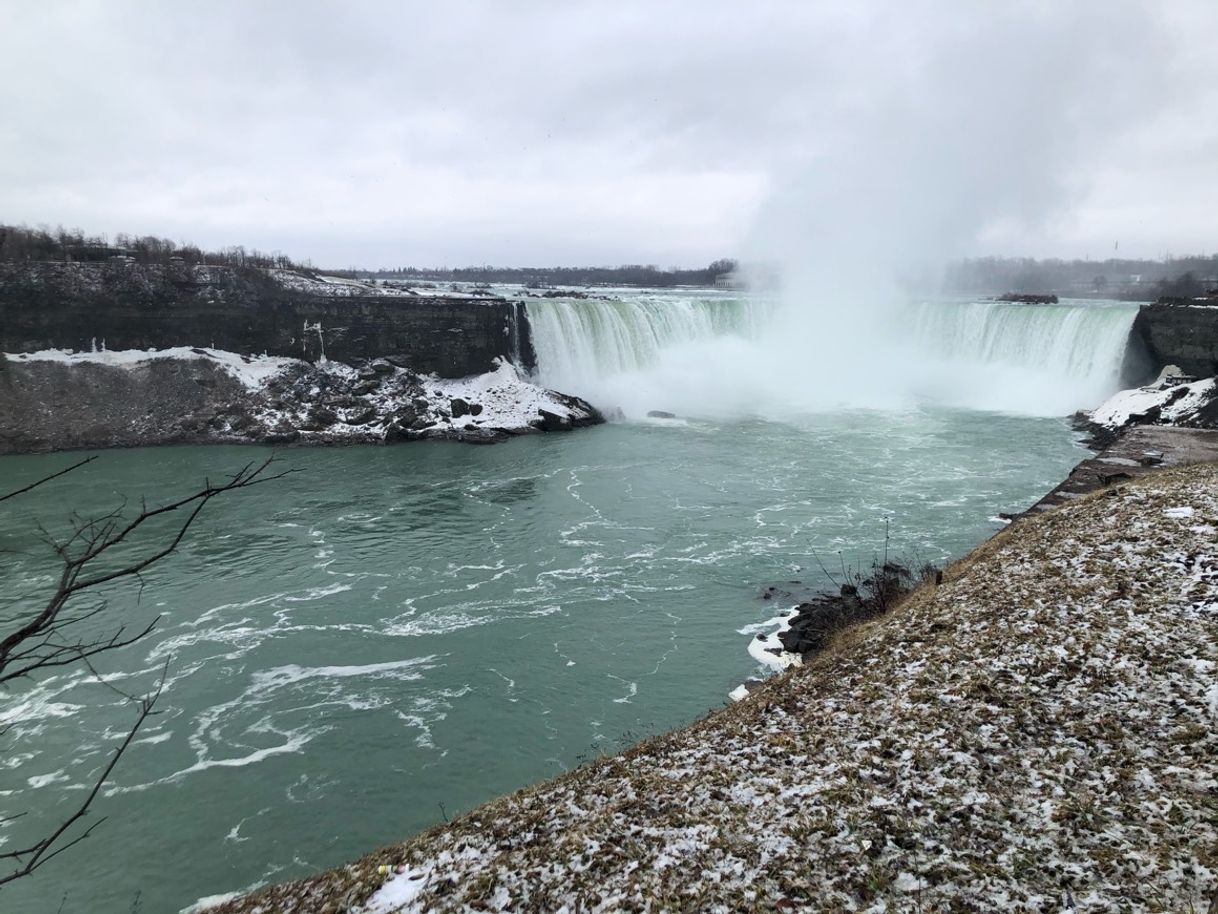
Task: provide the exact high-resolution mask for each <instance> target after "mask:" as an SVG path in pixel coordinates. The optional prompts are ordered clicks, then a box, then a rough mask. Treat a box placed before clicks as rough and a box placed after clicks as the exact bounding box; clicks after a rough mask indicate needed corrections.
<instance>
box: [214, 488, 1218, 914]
mask: <svg viewBox="0 0 1218 914" xmlns="http://www.w3.org/2000/svg"><path fill="white" fill-rule="evenodd" d="M1216 532H1218V469H1216V468H1215V467H1214V466H1212V465H1207V466H1192V467H1183V468H1175V469H1171V470H1167V471H1164V472H1162V473H1159V474H1154V475H1150V476H1146V477H1143V478H1141V479H1138V480H1133V481H1130V482H1126V483H1124V484H1122V485H1120V486H1118V487H1117V488H1114V489H1109V490H1107V491H1104V492H1100V493H1096V494H1094V495H1092V496H1089V497H1084V498H1080V499H1077V500H1074V501H1072V502H1069V503H1067V504H1065V505H1063V506H1062V507H1060V508H1058V509H1056V510H1054V511H1051V512H1046V513H1043V514H1040V515H1037V516H1032V517H1029V518H1027V519H1026V520H1024V521H1021V522H1020V523H1018V524H1015V525H1013V526H1012V527H1011V528H1009V529H1007V530H1005V531H1003V532H1002V533H1000V534H998V535H997V536H996V537H994V538H993V539H992V540H990V541H989V542H987V543H985V544H984V545H982V546H981V547H979V548H978V549H977V550H975V551H974V552H973V553H971V554H970V555H969V556H967V557H966V558H965V559H963V560H962V561H960V562H957V563H956V564H955V565H953V566H951V567H949V568H948V569H947V571H946V573H945V576H944V580H943V584H942V585H941V586H939V587H937V588H936V587H930V586H928V587H924V588H922V589H921V590H919V591H917V592H916V593H915V594H914V595H913V596H912V597H911V598H910V599H909V600H908V601H907V603H906V604H905V605H904V606H902V607H901V608H900V609H898V610H896V611H895V612H894V613H892V614H890V615H888V616H886V617H884V618H882V619H879V620H877V621H875V622H872V623H869V624H866V625H864V626H862V627H861V628H859V629H856V630H854V631H853V632H852V633H850V635H849V636H847V637H846V638H845V639H844V641H843V642H842V643H839V644H838V645H837V646H836V647H835V648H834V649H833V650H832V651H830V652H828V653H826V654H823V655H821V656H819V657H817V658H815V659H813V660H812V661H811V662H809V663H807V664H805V665H804V666H802V667H798V668H795V669H793V670H791V671H790V672H788V673H786V674H784V675H782V676H778V677H775V678H774V679H772V680H770V681H769V682H767V683H766V684H765V685H764V686H762V687H761V688H760V689H758V690H757V691H756V692H755V693H754V694H753V695H752V696H750V697H749V698H748V699H747V700H745V701H742V702H740V703H739V704H737V705H735V706H733V707H732V708H730V709H727V710H724V711H721V712H718V713H715V714H712V715H711V716H710V717H708V718H707V719H706V720H704V721H702V722H700V723H697V724H694V725H692V726H690V727H687V728H684V729H682V730H679V731H676V732H674V733H671V734H668V735H666V736H662V737H659V738H657V739H653V740H649V741H648V742H646V743H643V744H642V745H640V746H638V747H636V748H635V749H632V750H630V751H628V752H626V753H624V754H622V755H619V756H614V757H609V758H604V759H601V760H599V761H597V762H595V763H592V764H590V765H587V766H585V767H583V768H580V769H578V770H576V771H574V772H572V773H571V774H569V775H567V776H565V777H561V778H558V779H556V780H553V781H550V782H547V783H544V784H540V785H538V786H536V787H532V788H529V789H526V790H524V791H521V792H519V793H517V794H514V795H513V796H510V797H507V798H505V799H502V800H499V801H497V802H495V803H491V804H489V805H487V806H484V807H481V808H479V809H477V810H475V811H473V812H472V813H470V814H468V815H466V816H464V817H462V818H460V819H458V820H456V821H454V822H452V823H449V824H446V825H443V826H440V827H438V828H435V829H433V830H431V831H429V832H426V833H424V834H422V835H420V836H418V837H416V838H413V839H411V840H409V841H407V842H405V843H404V844H401V845H396V846H392V847H389V848H385V849H383V850H381V851H378V852H376V853H374V854H371V855H369V856H368V857H366V858H364V859H362V860H360V861H358V862H356V863H354V864H352V865H350V866H347V867H340V868H338V869H335V870H332V871H329V872H327V873H323V874H321V875H319V876H317V877H314V878H312V879H309V880H305V881H302V882H298V883H293V884H289V885H285V886H279V887H274V888H271V889H268V890H265V891H264V892H262V893H260V894H258V895H254V896H250V897H248V898H244V899H238V900H235V901H232V902H230V903H228V904H226V905H223V906H221V907H220V908H219V909H218V910H219V911H223V912H227V914H236V912H242V914H247V912H253V911H260V912H271V911H275V912H296V914H303V912H321V911H331V912H344V911H345V912H350V914H356V912H367V914H373V912H375V914H387V912H391V911H408V912H417V911H424V910H430V911H450V910H471V909H475V910H486V911H517V910H525V909H529V910H547V911H559V910H566V911H577V910H586V911H614V910H622V909H637V910H699V911H725V912H726V911H740V910H816V911H819V910H856V911H874V912H879V911H893V910H909V911H914V910H926V911H929V910H981V909H996V910H1009V911H1042V910H1046V909H1050V910H1072V911H1078V912H1093V911H1094V912H1099V911H1167V910H1206V908H1207V906H1208V904H1209V902H1210V898H1211V896H1212V893H1213V892H1214V891H1215V888H1216V886H1218V874H1216V873H1215V866H1216V861H1218V825H1216V823H1215V819H1214V814H1213V794H1214V791H1215V789H1216V787H1218V780H1216V776H1218V763H1216V762H1215V759H1216V758H1218V737H1216V736H1215V730H1214V724H1215V715H1218V704H1216V701H1218V698H1216V696H1218V646H1216V645H1215V642H1214V638H1213V632H1214V624H1215V621H1216V619H1218V548H1216V547H1215V541H1216V537H1215V534H1216Z"/></svg>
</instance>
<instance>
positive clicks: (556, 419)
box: [529, 409, 571, 432]
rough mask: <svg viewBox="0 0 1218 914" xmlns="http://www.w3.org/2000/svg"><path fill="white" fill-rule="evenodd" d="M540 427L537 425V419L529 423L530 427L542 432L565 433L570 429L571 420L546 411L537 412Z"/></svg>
mask: <svg viewBox="0 0 1218 914" xmlns="http://www.w3.org/2000/svg"><path fill="white" fill-rule="evenodd" d="M537 416H538V419H540V425H537V424H536V423H537V421H538V420H537V419H534V420H533V421H532V422H530V423H529V424H530V425H533V426H534V427H537V428H540V429H541V430H542V431H543V432H565V431H566V430H567V429H569V428H570V427H571V420H570V419H569V418H568V417H566V416H560V415H558V413H552V412H550V411H549V410H548V409H538V410H537Z"/></svg>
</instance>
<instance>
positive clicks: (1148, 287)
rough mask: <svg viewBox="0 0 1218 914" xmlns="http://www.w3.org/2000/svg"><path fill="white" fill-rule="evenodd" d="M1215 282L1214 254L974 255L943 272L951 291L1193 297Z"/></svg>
mask: <svg viewBox="0 0 1218 914" xmlns="http://www.w3.org/2000/svg"><path fill="white" fill-rule="evenodd" d="M1216 285H1218V255H1215V256H1187V257H1168V258H1166V259H1164V260H1138V259H1128V258H1110V259H1108V260H1103V261H1096V260H1058V259H1047V260H1036V259H1033V258H1031V257H978V258H973V259H969V260H961V261H958V262H956V263H954V264H951V265H950V266H949V267H948V268H947V271H946V273H945V276H944V288H945V290H946V291H949V292H966V293H999V292H1024V293H1057V294H1064V295H1067V296H1069V295H1078V294H1089V295H1095V296H1103V297H1111V298H1134V299H1139V300H1149V299H1153V298H1158V297H1160V296H1179V297H1193V296H1198V295H1203V294H1204V293H1205V292H1206V291H1208V290H1209V289H1211V288H1214V287H1215V286H1216Z"/></svg>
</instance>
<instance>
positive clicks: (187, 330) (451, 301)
mask: <svg viewBox="0 0 1218 914" xmlns="http://www.w3.org/2000/svg"><path fill="white" fill-rule="evenodd" d="M324 279H325V277H322V278H320V279H319V278H315V277H310V276H306V275H303V274H297V273H291V272H288V271H282V270H270V271H268V270H262V269H256V268H252V267H251V268H246V269H241V268H232V267H203V266H197V267H191V266H186V265H183V264H176V265H175V264H168V265H139V264H134V263H126V262H116V263H59V262H47V263H21V264H15V263H4V264H0V351H4V352H34V351H38V350H44V349H67V350H77V351H82V350H85V351H87V350H89V349H91V348H94V347H103V346H104V347H106V348H109V349H111V350H125V349H167V348H170V347H176V346H199V347H209V348H213V349H221V350H226V351H230V352H241V353H267V354H269V355H274V356H285V357H292V358H300V359H307V360H310V361H314V360H317V359H319V358H321V357H323V356H325V357H328V358H330V359H333V360H336V361H341V362H357V361H362V360H365V359H370V358H376V357H378V356H386V355H394V354H396V355H397V356H399V357H400V359H401V361H403V362H404V363H406V364H408V365H409V366H410V367H411V368H412V369H414V370H415V371H419V372H425V373H431V372H434V373H435V374H438V375H440V376H441V377H448V378H459V377H465V376H467V375H474V374H480V373H482V372H486V371H490V370H492V369H493V368H494V366H495V363H496V361H497V360H499V359H505V360H509V361H512V362H515V363H516V364H517V365H520V366H521V367H523V368H525V369H529V370H531V369H532V368H534V367H535V361H536V359H535V356H534V354H533V348H532V343H531V339H530V335H529V329H528V318H527V316H526V314H525V310H524V306H523V305H522V304H520V303H518V302H511V301H507V300H504V299H501V298H494V297H487V296H486V295H455V294H445V293H439V292H437V291H436V290H430V289H429V290H413V289H407V288H402V287H392V286H383V285H382V286H377V285H373V284H370V283H359V282H353V281H341V280H335V281H322V280H324Z"/></svg>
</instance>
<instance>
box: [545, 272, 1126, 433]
mask: <svg viewBox="0 0 1218 914" xmlns="http://www.w3.org/2000/svg"><path fill="white" fill-rule="evenodd" d="M846 307H848V306H846ZM527 309H528V317H529V322H530V324H531V327H532V337H533V344H534V347H535V349H536V353H537V367H538V374H539V378H540V380H541V381H542V382H543V383H545V384H547V385H549V386H552V387H556V388H558V389H560V390H566V391H570V392H572V393H576V394H580V395H583V396H587V397H589V398H590V399H592V400H593V401H594V402H597V403H598V404H599V405H601V406H604V407H621V408H623V409H624V410H625V411H626V413H627V414H628V415H630V414H634V415H639V414H642V413H643V412H646V411H647V410H649V409H664V410H671V411H674V412H678V413H681V414H684V415H691V416H692V415H724V414H753V415H770V416H786V415H791V414H792V413H794V412H818V411H823V410H825V409H834V408H841V407H849V408H879V409H893V408H908V407H910V406H914V405H918V404H922V405H928V404H939V405H946V406H955V407H964V408H970V409H984V410H993V411H1000V412H1013V413H1022V414H1032V415H1046V416H1053V415H1066V414H1068V413H1071V412H1073V411H1074V410H1077V409H1084V408H1088V407H1092V406H1095V405H1097V404H1098V403H1100V402H1101V401H1102V400H1103V399H1104V398H1105V397H1106V396H1108V395H1109V394H1110V393H1112V392H1113V391H1115V390H1116V389H1117V388H1118V387H1119V380H1120V371H1121V366H1122V362H1123V359H1124V354H1125V347H1126V344H1127V341H1128V337H1129V330H1130V327H1131V325H1132V323H1133V319H1134V317H1135V315H1136V314H1137V309H1138V306H1137V305H1135V304H1127V303H1120V302H1091V301H1088V302H1082V301H1075V302H1070V301H1067V302H1064V303H1062V304H1059V305H1029V304H1020V303H1007V302H993V301H952V300H939V301H925V302H921V303H918V304H914V305H911V306H910V307H909V308H908V309H905V310H901V311H897V312H894V313H893V314H892V315H891V316H890V317H889V318H888V319H887V320H886V321H885V322H884V323H885V324H886V326H885V327H883V328H882V332H879V333H877V334H876V335H875V336H874V337H871V336H864V337H863V338H858V334H855V335H853V336H851V335H850V334H845V336H846V337H848V338H842V339H835V338H834V335H835V333H837V330H835V328H840V326H842V325H843V322H841V321H836V322H834V321H831V320H828V318H829V317H832V314H831V313H829V314H826V310H825V309H824V308H823V307H822V308H821V309H819V314H817V313H814V312H811V311H804V312H803V313H800V312H799V311H792V310H788V309H783V308H781V307H779V306H778V305H777V304H776V303H774V302H770V301H764V300H752V299H750V298H749V297H748V296H728V295H713V294H706V295H698V296H693V295H685V296H677V295H673V294H671V293H657V292H639V293H636V294H633V295H630V294H626V295H623V296H622V297H621V298H620V299H616V300H612V301H609V300H601V299H544V300H532V301H530V302H529V303H528V306H527ZM831 311H832V309H830V312H831ZM844 324H845V325H846V326H849V322H848V321H847V322H844ZM837 335H842V334H840V333H837Z"/></svg>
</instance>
